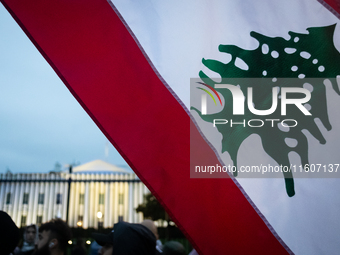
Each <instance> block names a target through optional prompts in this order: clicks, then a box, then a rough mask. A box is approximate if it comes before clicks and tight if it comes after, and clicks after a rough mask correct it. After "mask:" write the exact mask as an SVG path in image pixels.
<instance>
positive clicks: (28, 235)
mask: <svg viewBox="0 0 340 255" xmlns="http://www.w3.org/2000/svg"><path fill="white" fill-rule="evenodd" d="M37 240H38V228H37V226H36V225H34V224H32V225H29V226H27V227H26V228H25V231H24V243H23V245H22V247H21V249H20V252H19V255H31V254H32V253H33V252H34V250H35V243H36V242H37Z"/></svg>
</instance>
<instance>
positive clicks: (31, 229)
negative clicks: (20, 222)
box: [24, 224, 37, 244]
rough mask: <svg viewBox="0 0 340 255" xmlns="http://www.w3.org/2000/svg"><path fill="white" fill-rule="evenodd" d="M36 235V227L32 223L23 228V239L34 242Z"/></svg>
mask: <svg viewBox="0 0 340 255" xmlns="http://www.w3.org/2000/svg"><path fill="white" fill-rule="evenodd" d="M36 236H37V227H36V226H35V225H34V224H32V225H29V226H28V227H26V228H25V233H24V241H26V242H27V243H30V244H34V243H35V241H36Z"/></svg>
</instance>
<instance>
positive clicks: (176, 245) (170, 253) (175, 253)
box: [163, 241, 186, 255]
mask: <svg viewBox="0 0 340 255" xmlns="http://www.w3.org/2000/svg"><path fill="white" fill-rule="evenodd" d="M163 254H164V255H185V254H186V253H185V248H184V246H183V245H182V244H181V243H180V242H177V241H169V242H166V243H165V244H164V245H163Z"/></svg>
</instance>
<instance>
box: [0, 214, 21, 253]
mask: <svg viewBox="0 0 340 255" xmlns="http://www.w3.org/2000/svg"><path fill="white" fill-rule="evenodd" d="M0 226H1V230H2V231H0V248H1V254H5V255H7V254H10V253H11V252H12V251H13V250H14V248H15V247H16V246H17V244H18V242H19V240H20V231H19V228H18V227H17V226H16V225H15V223H14V222H13V220H12V219H11V217H10V216H9V215H8V214H7V213H6V212H3V211H0Z"/></svg>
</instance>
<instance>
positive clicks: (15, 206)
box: [12, 174, 21, 221]
mask: <svg viewBox="0 0 340 255" xmlns="http://www.w3.org/2000/svg"><path fill="white" fill-rule="evenodd" d="M17 180H18V182H17V183H16V184H15V194H13V195H14V199H13V215H12V219H13V220H14V219H17V218H18V213H19V212H18V211H19V210H18V206H19V197H20V186H21V183H20V180H21V174H18V175H17ZM14 221H15V220H14Z"/></svg>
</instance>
